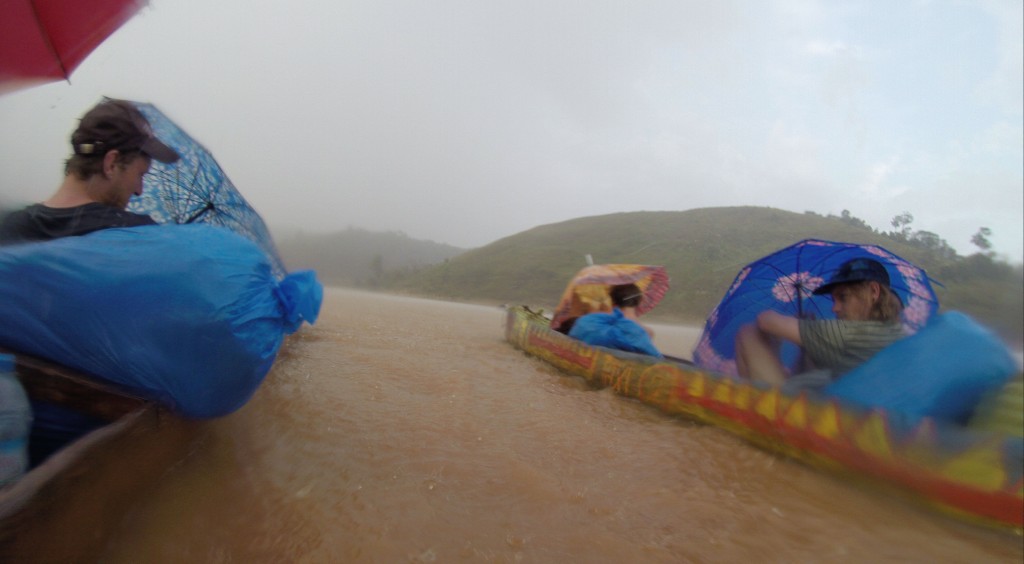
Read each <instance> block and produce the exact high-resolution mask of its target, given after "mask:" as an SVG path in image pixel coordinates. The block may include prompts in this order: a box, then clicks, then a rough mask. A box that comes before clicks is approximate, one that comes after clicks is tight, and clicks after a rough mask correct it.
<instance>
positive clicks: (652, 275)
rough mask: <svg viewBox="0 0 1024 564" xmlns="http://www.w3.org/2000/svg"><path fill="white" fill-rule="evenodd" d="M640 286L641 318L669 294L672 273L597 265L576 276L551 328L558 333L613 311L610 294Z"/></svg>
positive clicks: (646, 267) (632, 266) (659, 268)
mask: <svg viewBox="0 0 1024 564" xmlns="http://www.w3.org/2000/svg"><path fill="white" fill-rule="evenodd" d="M620 284H636V285H637V287H638V288H640V291H642V292H643V293H644V298H643V300H642V301H641V302H640V306H639V307H637V308H636V311H637V313H638V314H641V315H643V314H644V313H647V312H648V311H651V310H652V309H654V306H656V305H658V302H660V301H661V298H663V297H665V292H667V291H668V287H669V279H668V273H667V272H665V267H663V266H651V265H643V264H595V265H591V266H588V267H586V268H584V269H583V270H580V271H579V272H577V273H576V276H574V277H573V279H572V281H570V282H569V285H568V286H566V288H565V292H564V293H563V294H562V299H561V301H559V302H558V307H557V308H555V315H554V317H553V318H552V319H551V328H552V329H554V330H556V331H558V330H559V329H561V328H562V326H563V325H564V324H566V322H568V321H570V320H573V319H576V318H577V317H580V316H581V315H586V314H588V313H595V312H600V311H604V312H608V311H611V310H612V299H611V296H609V294H608V292H609V291H610V290H611V288H612V286H618V285H620Z"/></svg>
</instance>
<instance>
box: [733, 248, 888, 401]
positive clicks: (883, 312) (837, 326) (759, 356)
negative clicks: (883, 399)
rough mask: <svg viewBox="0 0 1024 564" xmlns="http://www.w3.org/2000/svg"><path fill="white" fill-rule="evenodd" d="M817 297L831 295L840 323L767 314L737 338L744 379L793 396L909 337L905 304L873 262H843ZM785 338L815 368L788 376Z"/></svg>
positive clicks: (815, 386) (830, 378) (738, 361)
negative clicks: (783, 347)
mask: <svg viewBox="0 0 1024 564" xmlns="http://www.w3.org/2000/svg"><path fill="white" fill-rule="evenodd" d="M814 293H815V294H819V295H821V294H829V295H831V297H832V301H833V304H832V312H833V313H834V314H835V316H836V319H798V318H796V317H791V316H786V315H783V314H780V313H778V312H775V311H764V312H762V313H761V314H759V315H758V317H757V321H756V322H754V323H751V324H749V325H747V326H744V327H743V328H741V329H740V331H739V333H738V334H737V336H736V366H737V369H738V371H739V373H740V375H741V376H743V377H745V378H750V379H751V380H755V381H760V382H766V383H768V384H770V385H773V386H781V387H782V388H783V390H784V391H788V392H797V391H799V390H804V389H811V390H817V389H820V388H823V387H824V386H826V385H828V384H829V383H830V382H831V381H832V380H834V379H835V378H838V377H840V376H842V375H843V374H845V373H847V372H849V371H850V370H853V369H854V368H856V367H857V366H859V365H861V364H862V363H864V362H866V361H867V360H868V359H870V358H871V357H872V356H874V355H875V354H876V353H878V352H879V351H881V350H882V349H884V348H885V347H887V346H889V345H890V344H892V343H894V342H895V341H897V340H899V339H901V338H903V337H904V332H903V328H902V326H901V324H900V313H901V312H902V311H903V304H902V302H900V299H899V296H897V295H896V294H895V293H893V291H892V289H891V288H890V287H889V274H888V272H886V270H885V267H884V266H882V264H881V263H879V262H878V261H876V260H874V259H870V258H856V259H852V260H849V261H847V262H845V263H843V265H842V266H840V267H839V270H837V271H836V274H835V275H834V276H833V277H832V278H831V279H830V280H829V281H828V283H826V284H824V285H822V286H821V287H819V288H818V289H816V290H815V291H814ZM780 339H784V340H787V341H791V342H793V343H796V344H797V345H799V346H800V347H801V348H802V349H803V353H804V357H805V359H806V360H808V361H809V362H810V365H811V368H812V370H810V371H808V372H804V373H800V374H796V375H793V376H787V373H786V370H785V369H784V368H783V366H782V362H781V360H780V359H779V342H780Z"/></svg>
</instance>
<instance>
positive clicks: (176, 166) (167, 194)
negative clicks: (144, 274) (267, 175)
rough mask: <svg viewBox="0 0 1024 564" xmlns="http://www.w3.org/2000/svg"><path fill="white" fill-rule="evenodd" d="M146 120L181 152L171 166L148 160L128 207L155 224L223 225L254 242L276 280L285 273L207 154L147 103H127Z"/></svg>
mask: <svg viewBox="0 0 1024 564" xmlns="http://www.w3.org/2000/svg"><path fill="white" fill-rule="evenodd" d="M132 103H133V104H135V107H137V108H138V109H139V111H140V112H142V114H143V115H144V116H146V119H147V120H148V121H149V124H150V126H152V128H153V133H154V134H155V135H156V137H157V138H159V139H160V140H161V141H163V142H164V143H165V144H167V145H168V146H170V147H171V148H173V149H174V150H175V151H177V152H178V154H179V155H181V159H180V160H179V161H177V162H176V163H173V164H165V163H161V162H159V161H156V160H154V161H153V164H152V167H151V168H150V170H149V173H148V174H146V176H145V177H144V178H145V180H144V181H143V186H142V195H140V196H132V199H131V200H130V201H129V202H128V210H129V211H133V212H135V213H142V214H146V215H149V216H150V217H152V218H153V220H154V221H156V222H157V223H162V224H166V223H208V224H211V225H219V226H221V227H226V228H228V229H230V230H232V231H234V232H236V233H238V234H240V235H243V236H245V237H247V238H249V239H250V240H252V241H254V242H255V243H256V244H258V245H259V246H260V247H261V248H262V249H263V251H264V252H265V253H266V255H267V257H268V258H269V259H270V262H271V265H272V266H273V268H274V274H275V276H277V278H278V279H281V278H283V277H284V275H285V274H286V271H285V268H284V264H283V263H282V262H281V259H280V257H279V256H278V254H277V249H276V248H275V246H274V241H273V239H272V238H271V236H270V232H269V231H268V230H267V226H266V224H264V223H263V219H262V218H261V217H260V215H259V214H258V213H256V210H254V209H253V208H252V206H250V205H249V202H247V201H246V200H245V198H244V197H242V194H240V193H239V192H238V190H237V189H235V185H234V184H232V183H231V179H229V178H228V176H227V174H225V173H224V171H223V170H222V169H221V168H220V165H219V164H217V161H216V159H214V158H213V154H212V153H210V152H209V151H208V150H206V148H205V147H203V146H202V145H200V144H199V143H198V142H197V141H196V140H194V139H192V138H191V137H190V136H189V135H188V133H185V131H184V130H183V129H181V128H180V127H178V126H177V125H176V124H175V123H174V122H172V121H171V120H170V119H168V118H167V116H165V115H164V114H163V113H162V112H161V111H160V110H158V109H157V108H156V107H155V106H153V105H152V104H145V103H140V102H132Z"/></svg>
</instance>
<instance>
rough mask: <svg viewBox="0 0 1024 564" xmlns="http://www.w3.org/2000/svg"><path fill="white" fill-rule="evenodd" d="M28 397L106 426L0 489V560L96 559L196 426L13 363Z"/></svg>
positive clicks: (82, 380)
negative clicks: (121, 522) (101, 420)
mask: <svg viewBox="0 0 1024 564" xmlns="http://www.w3.org/2000/svg"><path fill="white" fill-rule="evenodd" d="M17 374H18V377H19V379H20V380H21V381H22V384H23V385H24V387H25V388H26V391H27V392H28V395H29V396H30V397H32V398H33V399H36V400H42V401H49V402H54V403H57V404H59V405H61V406H64V407H69V408H73V409H76V410H78V411H81V412H83V413H87V414H89V415H91V416H94V417H98V418H100V419H103V420H105V421H107V422H108V423H107V424H106V425H103V426H101V427H99V428H97V429H95V430H93V431H91V432H89V433H87V434H85V435H84V436H82V437H81V438H79V439H77V440H75V441H74V442H72V443H70V444H69V445H67V446H66V447H64V448H62V449H61V450H59V451H57V452H56V453H55V454H53V455H52V456H50V457H49V458H47V459H46V460H45V461H43V462H42V463H41V464H39V465H38V466H37V467H35V468H33V469H32V470H31V471H29V472H28V473H27V474H25V475H24V476H23V477H22V478H21V479H20V480H18V481H17V482H16V483H14V484H12V485H10V486H8V487H7V488H4V489H3V490H0V561H3V562H73V561H75V562H77V561H83V560H90V559H93V558H95V557H97V556H98V555H99V554H100V553H101V552H102V550H103V548H104V545H105V543H106V542H107V540H108V538H109V536H110V533H111V532H112V531H113V530H114V529H115V528H116V526H117V524H118V523H119V522H120V520H121V519H122V518H123V517H124V514H125V511H127V510H128V508H129V507H130V506H131V504H132V503H134V502H135V501H137V500H138V499H139V498H140V497H141V496H143V495H145V493H146V491H148V488H150V487H152V486H154V485H155V484H156V483H157V482H158V480H159V478H160V476H162V475H163V473H164V472H166V471H167V469H168V468H170V467H171V466H172V465H174V464H175V463H177V462H178V461H180V460H182V459H183V458H184V457H185V456H186V455H187V453H188V451H189V449H190V445H191V444H192V443H193V442H194V441H195V440H196V439H197V438H198V437H199V434H200V428H201V423H199V422H194V421H187V420H184V419H182V418H180V417H178V416H176V415H173V414H172V413H170V412H169V411H167V410H166V409H164V408H162V407H159V406H158V405H157V404H156V403H154V402H149V401H146V400H142V399H140V398H138V397H134V396H132V395H129V394H124V393H121V392H120V391H118V390H115V389H113V388H110V387H108V386H106V385H103V384H99V383H96V382H95V381H93V380H90V379H89V378H88V377H86V376H84V375H82V374H80V373H77V372H74V371H71V370H68V369H66V368H64V367H62V366H59V365H56V364H53V363H50V362H47V361H44V360H41V359H38V358H34V357H30V356H25V355H18V356H17Z"/></svg>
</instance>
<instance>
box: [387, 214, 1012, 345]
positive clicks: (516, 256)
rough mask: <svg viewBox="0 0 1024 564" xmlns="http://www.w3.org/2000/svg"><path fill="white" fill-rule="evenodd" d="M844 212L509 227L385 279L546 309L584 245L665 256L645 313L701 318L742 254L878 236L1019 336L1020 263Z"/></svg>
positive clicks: (961, 303)
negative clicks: (965, 253)
mask: <svg viewBox="0 0 1024 564" xmlns="http://www.w3.org/2000/svg"><path fill="white" fill-rule="evenodd" d="M844 219H845V220H844ZM849 219H850V218H837V217H823V216H820V215H817V214H813V213H805V214H798V213H793V212H788V211H783V210H777V209H772V208H758V207H729V208H708V209H698V210H690V211H683V212H631V213H617V214H611V215H604V216H596V217H586V218H579V219H573V220H570V221H564V222H561V223H555V224H550V225H543V226H540V227H536V228H533V229H530V230H528V231H524V232H522V233H519V234H517V235H513V236H511V237H506V238H504V239H501V240H498V241H496V242H494V243H491V244H490V245H487V246H485V247H481V248H478V249H473V250H471V251H468V252H465V253H462V254H460V255H458V256H455V257H453V258H450V259H449V260H447V261H445V262H443V263H442V264H438V265H435V266H432V267H429V268H426V269H423V270H421V271H418V272H415V273H413V274H411V275H408V276H404V277H400V278H399V279H397V280H394V281H392V282H391V284H390V286H389V287H390V288H391V289H394V290H400V291H405V292H410V293H416V294H420V295H426V296H432V297H439V298H445V299H453V300H466V301H485V302H496V303H525V304H531V305H534V306H540V307H546V308H549V309H550V308H552V307H553V306H554V305H555V303H556V302H557V301H558V298H559V296H560V295H561V293H562V290H563V289H564V288H565V284H566V283H567V282H568V280H569V279H570V278H571V277H572V276H573V274H575V273H576V272H577V271H578V270H579V269H580V268H582V267H583V266H585V265H586V258H585V257H586V255H588V254H589V255H591V256H592V257H593V260H594V262H595V263H635V264H659V265H663V266H665V267H666V269H667V270H668V273H669V275H670V277H671V279H672V288H671V290H670V291H669V293H668V295H666V296H665V299H664V300H663V301H662V302H661V304H660V305H659V306H658V308H657V310H655V312H652V317H654V318H661V319H664V320H677V321H687V322H698V323H699V322H702V321H703V320H704V319H705V318H706V316H707V314H708V313H709V312H710V311H711V310H712V309H713V308H714V306H715V305H716V304H717V303H718V301H719V300H720V299H721V298H722V296H723V294H724V293H725V291H726V289H727V288H728V287H729V285H730V284H731V282H732V280H733V278H734V277H735V276H736V273H737V272H738V271H739V269H740V268H742V267H743V266H744V265H745V264H747V263H749V262H752V261H754V260H756V259H758V258H760V257H762V256H764V255H766V254H769V253H771V252H772V251H775V250H778V249H780V248H782V247H785V246H787V245H790V244H792V243H795V242H797V241H799V240H801V239H807V238H819V239H827V240H834V241H849V242H855V243H873V244H878V245H881V246H883V247H885V248H886V249H889V250H890V251H892V252H894V253H896V254H898V255H900V256H902V257H904V258H906V259H907V260H910V261H912V262H914V263H915V264H918V265H921V266H923V267H924V268H925V269H926V270H927V271H928V272H929V275H931V276H932V277H933V278H934V279H936V280H938V281H939V282H941V283H942V284H944V287H939V286H937V287H936V292H937V293H938V294H939V299H940V302H941V303H942V304H943V306H944V307H945V308H947V309H959V310H961V311H965V312H967V313H969V314H971V315H973V316H975V317H976V318H978V319H980V320H981V321H983V322H985V323H986V324H988V325H989V326H991V327H993V328H995V329H996V330H998V331H999V332H1000V333H1001V334H1002V335H1003V336H1004V338H1006V339H1007V340H1008V341H1009V342H1011V343H1018V342H1020V340H1021V338H1022V337H1021V336H1022V335H1024V276H1022V274H1021V270H1020V267H1010V266H1009V265H1006V264H1004V263H999V262H996V261H992V260H991V259H989V258H988V257H987V256H983V255H973V256H971V257H966V258H965V257H959V256H957V255H956V254H955V253H954V252H953V251H952V249H949V248H948V247H945V246H944V245H941V246H939V247H935V246H934V245H932V246H928V245H921V244H913V243H914V241H906V240H898V239H897V238H894V237H893V236H890V235H887V234H884V233H878V232H876V231H874V230H872V229H871V228H870V227H868V226H866V225H864V224H863V222H861V221H860V220H857V219H856V218H852V221H850V220H849ZM918 243H919V242H918Z"/></svg>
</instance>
